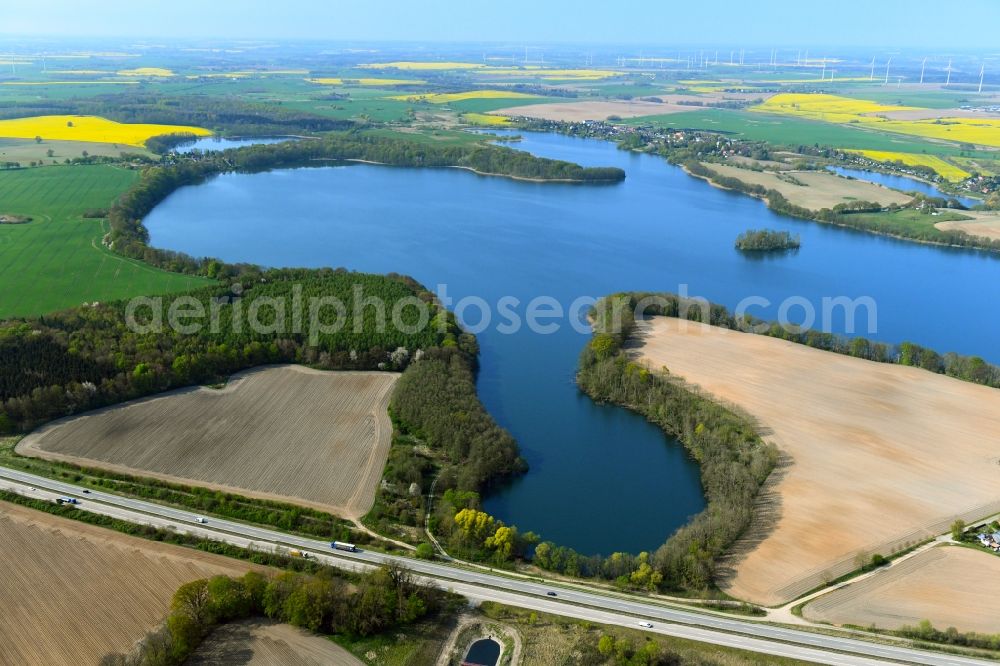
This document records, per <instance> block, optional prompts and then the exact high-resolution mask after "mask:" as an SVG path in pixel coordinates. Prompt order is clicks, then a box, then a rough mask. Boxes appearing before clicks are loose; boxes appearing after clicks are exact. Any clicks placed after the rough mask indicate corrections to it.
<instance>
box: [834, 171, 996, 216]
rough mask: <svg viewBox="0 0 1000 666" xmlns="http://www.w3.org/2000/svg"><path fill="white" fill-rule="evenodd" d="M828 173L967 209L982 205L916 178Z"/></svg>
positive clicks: (874, 173) (858, 172) (852, 172)
mask: <svg viewBox="0 0 1000 666" xmlns="http://www.w3.org/2000/svg"><path fill="white" fill-rule="evenodd" d="M827 168H828V169H830V171H833V172H835V173H839V174H840V175H841V176H850V177H851V178H857V179H858V180H866V181H868V182H869V183H877V184H879V185H885V186H886V187H891V188H893V189H896V190H902V191H904V192H920V193H921V194H926V195H928V196H932V197H944V198H945V199H956V200H958V201H959V202H961V204H962V205H963V206H966V207H967V208H972V207H973V206H976V205H978V204H981V203H983V202H982V200H980V199H975V198H973V197H963V196H958V195H955V194H948V193H947V192H942V191H941V190H940V189H938V188H937V187H936V186H934V185H931V184H930V183H925V182H924V181H922V180H917V179H916V178H909V177H907V176H897V175H895V174H888V173H880V172H878V171H868V170H867V169H849V168H847V167H839V166H831V167H827Z"/></svg>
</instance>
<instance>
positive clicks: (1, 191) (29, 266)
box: [0, 165, 208, 318]
mask: <svg viewBox="0 0 1000 666" xmlns="http://www.w3.org/2000/svg"><path fill="white" fill-rule="evenodd" d="M137 177H138V174H137V172H135V171H129V170H126V169H120V168H117V167H112V166H106V165H88V166H52V167H43V168H35V169H21V170H14V171H0V213H10V214H15V215H24V216H30V217H31V218H33V221H31V222H29V223H27V224H17V225H6V224H4V225H0V318H8V317H18V316H30V315H38V314H44V313H46V312H52V311H55V310H61V309H64V308H68V307H72V306H75V305H80V304H81V303H83V302H93V301H108V300H115V299H119V298H128V297H131V296H137V295H141V294H163V293H169V292H176V291H182V290H185V289H189V288H193V287H196V286H200V285H203V284H207V283H208V282H207V281H206V280H203V279H202V278H195V277H190V276H184V275H178V274H174V273H168V272H166V271H161V270H157V269H155V268H152V267H150V266H147V265H145V264H143V263H141V262H138V261H133V260H131V259H126V258H124V257H120V256H118V255H117V254H114V253H113V252H111V251H109V250H107V249H105V248H104V247H103V246H102V245H101V238H102V236H103V235H104V233H105V231H106V229H105V225H106V224H107V223H106V222H105V221H104V220H99V219H84V218H83V217H82V214H83V212H84V211H86V210H87V209H93V208H107V207H108V206H109V205H110V204H111V203H112V201H113V200H114V198H115V197H116V196H117V195H119V194H120V193H121V192H123V191H124V190H125V189H127V188H128V186H129V185H130V184H131V183H132V182H133V181H134V180H135V179H136V178H137Z"/></svg>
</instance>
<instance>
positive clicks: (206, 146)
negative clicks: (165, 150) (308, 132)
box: [174, 136, 290, 153]
mask: <svg viewBox="0 0 1000 666" xmlns="http://www.w3.org/2000/svg"><path fill="white" fill-rule="evenodd" d="M289 138H290V137H286V136H256V137H233V138H231V139H227V138H225V137H221V136H204V137H201V138H198V139H194V140H193V141H188V142H186V143H182V144H180V145H179V146H176V147H174V152H177V153H190V152H191V151H194V150H200V151H202V152H208V151H210V150H226V149H228V148H242V147H243V146H259V145H264V144H268V143H281V142H283V141H288V140H289Z"/></svg>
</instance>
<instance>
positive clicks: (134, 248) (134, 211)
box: [108, 132, 625, 277]
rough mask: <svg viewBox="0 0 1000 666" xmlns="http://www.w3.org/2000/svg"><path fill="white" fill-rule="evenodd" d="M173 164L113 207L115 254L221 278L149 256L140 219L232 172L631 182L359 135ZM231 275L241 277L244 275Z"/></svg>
mask: <svg viewBox="0 0 1000 666" xmlns="http://www.w3.org/2000/svg"><path fill="white" fill-rule="evenodd" d="M175 160H176V162H175V163H173V164H167V165H163V166H156V167H151V168H148V169H145V170H144V171H143V173H142V177H141V178H140V179H139V181H138V182H137V183H136V184H135V185H134V186H133V187H132V188H131V189H129V190H128V191H127V192H125V193H124V194H123V195H122V196H121V197H120V198H119V200H118V201H117V202H116V203H115V204H114V206H112V208H111V210H110V211H109V215H108V219H109V221H110V223H111V233H110V236H109V242H110V244H111V247H112V248H113V249H114V250H116V251H117V252H119V253H121V254H124V255H125V256H128V257H132V258H135V259H141V260H143V261H146V262H147V263H150V264H152V265H154V266H159V267H161V268H165V269H167V270H172V271H178V272H184V273H201V274H204V275H208V276H209V277H218V271H220V270H221V269H222V265H221V264H220V263H219V262H212V261H204V260H198V259H194V258H192V257H188V256H185V255H183V254H180V253H177V252H171V251H167V250H159V249H154V248H151V247H150V246H149V245H148V244H147V242H148V240H149V238H148V234H147V232H146V229H145V227H143V225H142V218H143V217H145V216H146V215H147V214H148V213H149V212H150V211H151V210H152V209H153V208H154V207H155V206H156V205H157V204H158V203H160V202H161V201H163V199H165V198H166V197H167V195H169V194H170V193H171V192H173V191H174V190H176V189H177V188H179V187H182V186H184V185H192V184H195V183H199V182H201V181H202V180H204V179H205V178H207V177H209V176H212V175H215V174H218V173H223V172H226V171H259V170H262V169H268V168H278V167H293V166H315V165H317V164H322V163H323V161H330V160H355V161H367V162H377V163H380V164H387V165H393V166H409V167H462V168H468V169H473V170H475V171H476V172H479V173H484V174H499V175H505V176H512V177H517V178H537V179H541V180H560V181H561V180H572V181H580V182H602V181H620V180H622V179H624V177H625V172H624V171H622V170H621V169H617V168H610V167H609V168H603V167H587V168H585V167H581V166H580V165H578V164H572V163H570V162H562V161H559V160H550V159H546V158H541V157H535V156H534V155H531V154H530V153H526V152H524V151H518V150H513V149H511V148H504V147H500V146H478V145H475V146H468V145H462V146H453V145H446V146H436V145H430V144H422V143H417V142H413V141H405V140H401V139H393V138H387V137H379V136H374V135H370V134H363V133H355V132H351V133H342V134H334V135H330V136H327V137H324V138H322V139H310V140H302V141H289V142H283V143H276V144H270V145H256V146H245V147H242V148H235V149H230V150H226V151H222V152H213V153H209V154H205V155H191V156H185V157H179V156H178V157H176V158H175ZM229 268H230V269H237V270H236V272H237V273H238V272H239V270H238V269H239V267H229ZM230 272H232V271H230Z"/></svg>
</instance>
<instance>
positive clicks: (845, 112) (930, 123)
mask: <svg viewBox="0 0 1000 666" xmlns="http://www.w3.org/2000/svg"><path fill="white" fill-rule="evenodd" d="M914 108H915V107H909V106H892V105H887V104H878V103H876V102H869V101H867V100H861V99H852V98H850V97H841V96H839V95H826V94H820V93H782V94H780V95H775V96H774V97H771V98H770V99H768V100H767V101H765V102H764V103H762V104H758V105H757V106H754V107H751V108H750V110H751V111H757V112H760V113H776V114H782V115H789V116H796V117H799V118H809V119H811V120H822V121H825V122H830V123H840V124H847V123H850V124H853V125H861V126H863V127H866V128H869V129H875V130H881V131H884V132H895V133H897V134H908V135H911V136H919V137H924V138H928V139H939V140H943V141H951V142H954V143H970V144H976V145H982V146H991V147H997V148H1000V120H997V119H992V118H948V117H942V118H932V119H924V120H894V119H890V118H886V117H885V116H884V115H882V114H885V113H888V112H890V111H910V110H914Z"/></svg>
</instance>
